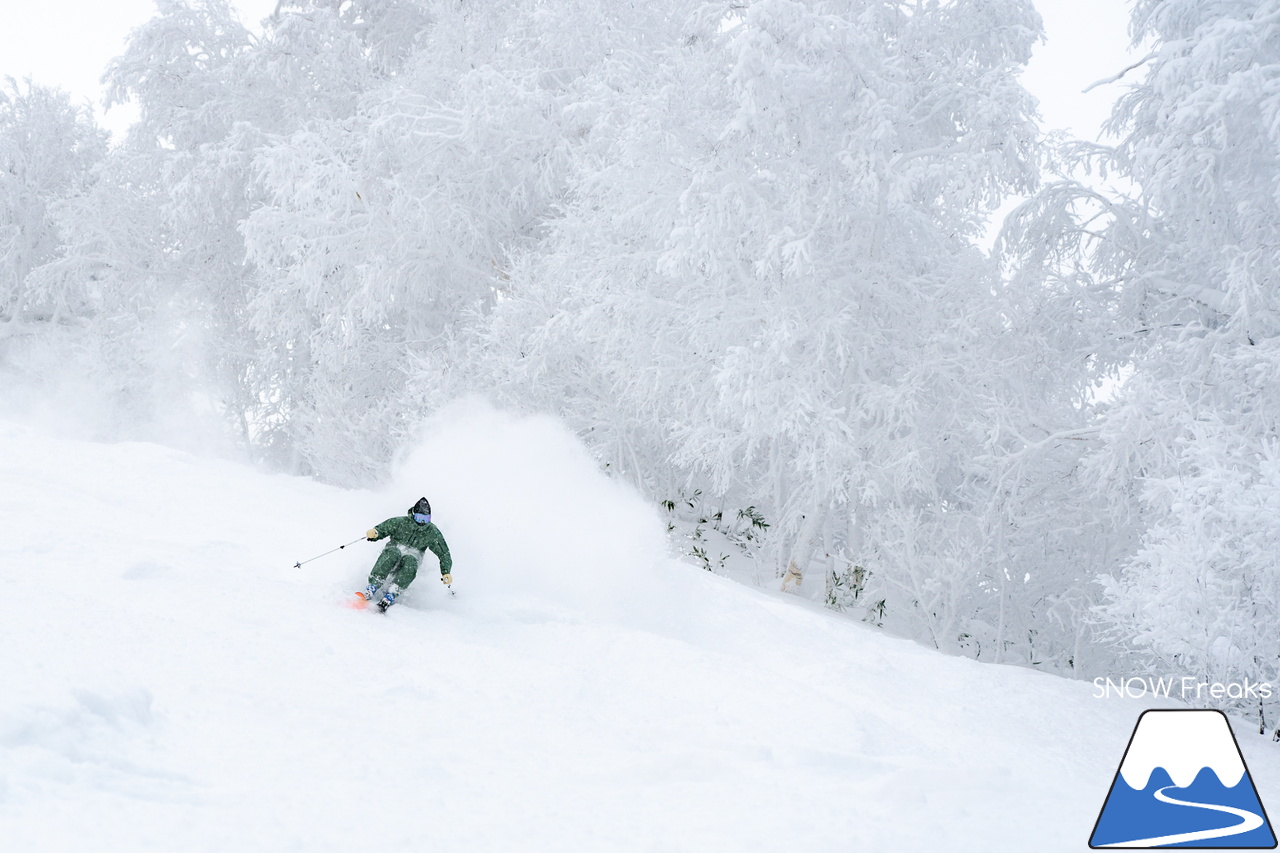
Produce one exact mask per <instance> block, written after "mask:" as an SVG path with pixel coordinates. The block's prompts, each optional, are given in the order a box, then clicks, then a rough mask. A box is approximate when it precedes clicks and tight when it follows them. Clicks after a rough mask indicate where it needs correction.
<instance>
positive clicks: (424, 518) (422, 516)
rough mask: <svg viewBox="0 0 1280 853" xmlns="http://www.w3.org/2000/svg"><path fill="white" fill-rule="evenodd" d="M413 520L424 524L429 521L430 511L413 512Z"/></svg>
mask: <svg viewBox="0 0 1280 853" xmlns="http://www.w3.org/2000/svg"><path fill="white" fill-rule="evenodd" d="M413 520H414V521H416V522H418V523H419V524H426V523H427V522H429V521H431V513H429V512H415V513H414V514H413Z"/></svg>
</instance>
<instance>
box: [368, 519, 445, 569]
mask: <svg viewBox="0 0 1280 853" xmlns="http://www.w3.org/2000/svg"><path fill="white" fill-rule="evenodd" d="M373 529H374V530H376V531H378V539H385V538H387V537H390V539H391V544H392V545H403V546H405V547H406V548H413V549H414V550H416V551H423V550H427V549H429V550H430V551H431V553H433V554H435V555H436V557H437V558H439V560H440V574H442V575H447V574H450V569H452V568H453V558H452V557H450V556H449V546H448V545H446V544H445V541H444V535H443V534H442V533H441V532H440V528H438V527H436V526H435V524H433V523H432V522H430V521H428V522H427V523H426V524H419V523H418V522H416V521H414V520H413V519H412V518H410V517H409V516H407V515H400V516H396V517H395V518H388V519H387V520H386V521H384V522H382V523H381V524H379V525H378V526H377V527H375V528H373ZM375 541H376V540H375Z"/></svg>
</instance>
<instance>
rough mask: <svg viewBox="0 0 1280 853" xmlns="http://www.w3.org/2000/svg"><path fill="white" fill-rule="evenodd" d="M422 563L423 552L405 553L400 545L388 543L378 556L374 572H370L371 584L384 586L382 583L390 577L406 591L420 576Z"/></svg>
mask: <svg viewBox="0 0 1280 853" xmlns="http://www.w3.org/2000/svg"><path fill="white" fill-rule="evenodd" d="M420 562H422V552H421V551H418V552H414V551H409V552H408V553H405V552H403V551H401V550H400V546H399V545H392V544H390V543H388V544H387V547H385V548H383V549H382V553H381V554H380V555H378V562H376V563H374V564H373V571H371V572H369V583H371V584H376V585H378V586H382V582H383V581H385V580H387V578H388V577H390V579H391V582H392V583H394V584H395V585H396V586H398V587H400V588H401V589H404V588H405V587H407V586H408V585H409V584H411V583H413V579H414V578H416V577H417V576H418V564H419V563H420Z"/></svg>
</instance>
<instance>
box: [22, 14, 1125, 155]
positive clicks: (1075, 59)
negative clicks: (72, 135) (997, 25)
mask: <svg viewBox="0 0 1280 853" xmlns="http://www.w3.org/2000/svg"><path fill="white" fill-rule="evenodd" d="M234 5H235V6H236V7H237V8H238V9H239V10H240V16H241V18H242V19H243V20H244V21H245V22H246V23H249V24H257V22H258V21H260V20H262V19H263V18H265V17H266V16H267V15H269V14H271V11H272V10H273V9H274V8H275V5H276V0H235V2H234ZM12 6H13V8H11V9H7V10H6V12H5V24H6V25H5V26H4V27H3V28H0V77H5V76H10V77H15V78H17V79H19V80H21V79H23V78H25V77H31V78H32V79H33V80H35V81H36V82H37V83H43V84H45V85H53V86H60V87H61V88H63V89H66V90H67V91H69V92H71V93H72V94H73V95H74V96H76V97H77V98H79V99H82V100H89V101H92V102H93V104H94V106H95V108H96V109H97V112H98V114H99V119H100V120H102V121H103V123H104V124H105V125H106V126H107V127H109V128H110V129H111V130H112V132H113V134H115V135H117V136H119V133H120V131H121V130H123V128H124V127H125V126H127V124H128V122H129V121H130V120H131V113H129V112H128V111H127V110H121V109H116V110H112V111H111V112H110V113H108V114H106V115H105V116H104V115H103V114H102V109H101V100H102V88H101V85H100V84H99V82H98V78H99V77H100V76H101V74H102V71H103V69H104V68H105V67H106V64H107V61H108V60H109V59H111V58H112V57H113V56H116V55H118V54H119V53H120V52H121V50H122V49H123V47H124V41H125V38H126V37H127V36H128V34H129V32H130V30H132V29H133V28H134V27H136V26H138V25H139V24H141V23H143V22H144V21H146V20H147V18H149V17H150V16H151V15H152V14H153V13H154V10H155V7H154V5H153V2H152V0H44V2H38V3H31V2H27V3H15V4H12ZM1036 7H1037V8H1038V9H1039V10H1040V14H1041V15H1042V16H1043V17H1044V20H1045V30H1046V35H1047V41H1046V42H1045V43H1044V44H1042V45H1041V46H1040V47H1039V48H1038V49H1037V51H1036V55H1035V58H1034V59H1033V60H1032V64H1031V67H1030V68H1028V69H1027V72H1026V75H1025V77H1024V80H1025V83H1026V85H1027V87H1028V88H1029V89H1030V90H1031V91H1032V92H1034V93H1035V94H1036V96H1037V97H1039V98H1040V102H1041V112H1042V113H1043V116H1044V123H1045V126H1046V128H1063V129H1067V130H1070V131H1071V132H1072V133H1073V135H1075V136H1077V137H1081V138H1085V139H1094V138H1096V135H1097V133H1098V128H1099V126H1100V124H1101V122H1102V121H1103V119H1105V118H1106V115H1107V112H1108V110H1109V109H1110V105H1111V102H1112V101H1113V100H1114V99H1115V97H1116V95H1117V94H1118V92H1119V91H1120V88H1119V86H1118V85H1110V86H1102V87H1099V88H1098V89H1095V90H1094V91H1093V92H1091V93H1089V94H1087V95H1085V94H1082V93H1081V90H1082V89H1084V88H1085V87H1086V86H1088V85H1089V84H1090V83H1093V82H1094V81H1096V80H1100V79H1102V78H1104V77H1110V76H1112V75H1114V74H1115V73H1116V72H1118V71H1120V70H1121V69H1122V68H1124V67H1125V66H1126V65H1128V64H1129V63H1130V62H1132V61H1133V59H1132V58H1130V54H1129V53H1128V52H1127V48H1128V42H1129V40H1128V35H1127V32H1126V27H1127V25H1128V4H1127V3H1126V2H1125V0H1036Z"/></svg>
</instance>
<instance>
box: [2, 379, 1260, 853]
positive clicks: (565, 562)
mask: <svg viewBox="0 0 1280 853" xmlns="http://www.w3.org/2000/svg"><path fill="white" fill-rule="evenodd" d="M422 494H425V495H427V496H428V497H429V498H430V499H431V501H432V505H433V508H434V510H435V520H436V521H437V523H438V524H439V526H440V527H441V529H442V530H443V532H444V534H445V536H446V537H447V538H448V541H449V544H450V546H451V548H452V550H453V554H454V558H455V572H454V577H455V587H456V588H457V590H458V595H457V597H456V598H450V597H449V596H448V595H447V593H446V591H445V590H444V588H443V587H442V586H441V584H440V583H439V581H438V580H437V576H438V574H437V572H436V569H435V566H434V564H433V563H432V561H431V560H430V558H429V557H428V559H427V561H426V563H425V564H424V568H423V571H422V573H421V574H420V576H419V579H418V581H417V582H416V583H415V584H414V585H413V587H412V588H411V590H410V593H409V595H408V597H407V598H406V600H405V602H404V603H403V604H401V605H397V606H396V607H394V608H393V609H392V610H391V611H390V612H389V613H388V614H387V615H385V616H382V615H379V614H378V613H377V612H376V611H371V610H370V611H356V610H352V609H350V608H348V607H347V606H345V605H346V604H347V602H348V600H349V599H350V597H351V593H352V591H353V590H355V589H356V588H358V587H359V586H360V585H361V584H362V583H363V579H364V575H365V573H366V572H367V571H368V568H369V566H370V565H371V564H372V562H373V560H374V558H375V557H376V556H377V553H378V550H379V546H378V545H373V544H368V543H364V542H360V543H358V544H356V545H353V546H351V547H350V548H347V549H345V550H343V551H339V552H338V553H336V554H333V555H331V556H328V557H325V558H323V559H320V560H317V561H315V562H312V563H308V564H307V565H306V566H304V567H303V568H302V569H301V570H299V569H296V568H294V567H293V564H294V563H295V562H296V561H298V560H300V559H305V558H307V557H311V556H314V555H315V554H318V553H320V552H322V551H325V550H327V549H329V548H332V547H335V546H337V545H339V544H342V543H343V542H347V541H350V540H352V539H355V538H356V537H358V536H360V535H361V534H362V532H363V531H364V530H365V529H367V528H368V527H370V526H372V525H373V524H375V523H377V522H379V521H382V520H383V519H385V518H387V517H389V516H393V515H399V514H401V513H403V512H404V511H405V509H406V508H407V507H408V506H409V505H410V504H411V503H412V502H413V501H414V500H415V499H416V498H417V497H418V496H419V495H422ZM667 554H668V547H667V544H666V541H665V538H664V530H663V525H662V523H661V521H660V520H659V518H658V517H657V515H656V514H655V512H654V511H653V510H651V509H650V508H649V507H648V506H647V505H646V504H645V503H644V502H642V501H641V500H640V499H639V498H638V497H636V496H635V495H634V494H633V493H631V492H630V491H629V490H627V489H626V488H624V487H622V486H620V485H619V484H617V483H615V482H613V481H611V480H609V479H608V478H607V477H605V476H604V475H602V474H600V473H599V472H598V471H597V470H596V467H595V466H594V464H593V463H592V462H591V460H590V459H589V457H588V455H587V454H586V452H585V451H584V450H583V449H582V448H581V447H580V446H579V445H578V444H577V443H576V441H575V440H574V439H573V438H571V437H570V436H569V435H568V434H567V433H566V432H565V431H564V430H563V429H562V428H561V427H559V426H558V425H557V424H556V423H554V422H552V421H550V420H546V419H540V418H516V417H512V416H508V415H502V414H499V413H496V412H494V411H492V410H490V409H487V408H485V407H484V406H482V405H479V404H471V405H468V406H463V407H460V408H454V409H452V410H449V411H447V412H446V413H445V414H443V415H441V416H440V417H438V418H437V419H436V421H434V422H433V423H432V424H431V425H429V427H428V428H427V430H426V431H425V434H424V438H423V440H422V442H421V446H420V448H419V450H418V451H417V452H416V453H415V454H414V455H413V456H412V457H410V458H409V459H407V460H406V462H405V463H404V464H403V465H402V466H401V468H400V471H399V473H398V475H397V477H396V482H395V483H394V484H393V485H392V486H390V487H388V488H387V489H385V490H382V491H378V492H357V491H343V490H340V489H336V488H331V487H327V486H323V485H319V484H317V483H314V482H311V481H308V480H305V479H299V478H291V477H285V476H266V475H263V474H261V473H257V472H255V471H253V470H251V469H250V468H247V467H243V466H239V465H236V464H232V463H228V462H222V461H212V460H208V459H202V458H198V457H195V456H191V455H187V454H184V453H180V452H177V451H174V450H169V449H166V448H163V447H159V446H154V445H144V444H114V445H106V444H91V443H87V442H80V441H75V440H69V439H66V438H53V437H51V436H49V435H47V434H44V433H43V432H41V431H38V430H35V429H32V428H29V427H25V426H19V425H17V424H14V423H8V422H0V650H2V654H0V839H3V841H2V842H0V845H2V846H3V849H5V850H12V851H98V852H99V853H103V852H104V851H139V850H157V851H256V850H262V851H284V850H297V851H330V850H332V851H362V850H370V851H373V850H377V851H392V850H414V851H468V853H474V851H541V850H547V851H632V850H634V851H748V850H761V851H770V853H776V851H784V850H785V851H844V850H868V851H872V850H875V851H913V850H930V851H932V850H937V851H968V850H972V851H983V853H989V851H1006V850H1007V851H1053V850H1073V851H1078V850H1084V849H1087V848H1086V845H1087V840H1088V837H1089V834H1090V831H1091V830H1092V828H1093V822H1094V820H1095V818H1096V817H1097V814H1098V810H1099V809H1100V807H1101V805H1102V802H1103V800H1104V799H1105V797H1106V794H1107V790H1108V787H1109V786H1110V784H1111V780H1112V778H1113V776H1114V774H1115V772H1116V767H1117V764H1118V763H1119V760H1120V757H1121V754H1122V753H1123V751H1124V747H1125V745H1126V743H1127V742H1128V738H1129V734H1130V732H1131V731H1132V728H1133V725H1134V723H1135V721H1136V720H1137V717H1138V714H1139V712H1140V711H1141V710H1142V709H1143V708H1145V707H1148V706H1149V705H1148V704H1146V703H1142V702H1137V701H1128V700H1117V699H1110V700H1100V699H1095V698H1093V688H1092V685H1090V684H1087V683H1082V682H1073V681H1069V680H1065V679H1061V678H1056V677H1053V676H1049V675H1044V674H1041V673H1036V672H1033V671H1029V670H1026V669H1021V668H1014V667H1000V666H989V665H982V664H977V663H974V662H972V661H969V660H965V659H958V658H952V657H947V656H943V655H941V654H938V653H936V652H933V651H931V650H929V649H926V648H923V647H920V646H918V645H915V644H913V643H910V642H907V641H903V640H897V639H893V638H891V637H887V636H885V635H883V634H882V633H879V632H877V631H876V630H874V629H871V628H868V627H866V626H864V625H862V624H859V623H856V622H852V621H849V620H847V619H845V618H842V617H840V616H837V615H835V614H831V613H828V612H826V611H823V610H821V609H817V608H814V607H812V606H810V605H809V604H808V603H807V602H804V601H800V600H798V599H796V598H794V597H792V596H784V595H782V594H781V593H777V592H774V591H771V590H757V589H752V588H750V587H747V586H742V585H739V584H735V583H732V582H730V581H727V580H724V579H721V578H718V577H715V576H713V575H711V574H708V573H706V572H703V571H701V570H699V569H697V568H696V567H694V566H691V565H689V564H686V563H681V562H678V561H675V560H673V559H670V558H669V557H668V556H667ZM1236 733H1237V737H1239V739H1240V742H1241V746H1242V748H1243V749H1244V751H1245V758H1246V760H1247V761H1248V762H1249V766H1250V769H1251V771H1252V773H1253V778H1254V780H1255V782H1256V783H1257V785H1258V789H1259V793H1260V794H1261V796H1262V798H1263V802H1264V804H1266V803H1267V802H1268V795H1269V794H1271V795H1272V798H1273V799H1277V800H1280V759H1278V755H1280V750H1276V748H1275V747H1274V746H1272V745H1271V744H1269V743H1267V742H1266V741H1265V740H1263V739H1262V738H1259V737H1258V736H1257V735H1253V734H1250V733H1249V732H1248V730H1247V727H1246V726H1243V725H1241V724H1239V723H1237V725H1236Z"/></svg>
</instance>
